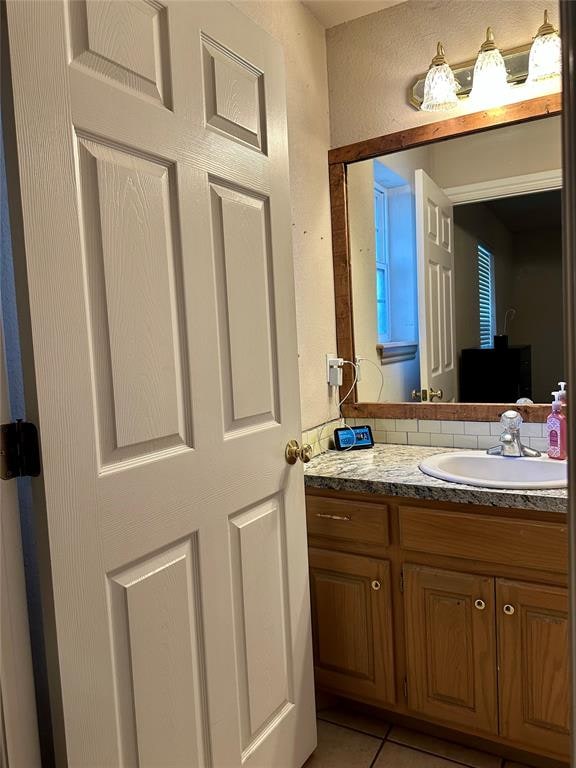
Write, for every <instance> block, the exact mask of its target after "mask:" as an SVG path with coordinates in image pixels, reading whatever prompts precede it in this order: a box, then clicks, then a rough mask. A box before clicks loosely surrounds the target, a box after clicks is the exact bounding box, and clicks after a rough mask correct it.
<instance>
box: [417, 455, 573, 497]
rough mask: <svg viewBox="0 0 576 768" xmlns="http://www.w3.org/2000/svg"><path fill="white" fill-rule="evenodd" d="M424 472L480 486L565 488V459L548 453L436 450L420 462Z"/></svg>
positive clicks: (440, 478)
mask: <svg viewBox="0 0 576 768" xmlns="http://www.w3.org/2000/svg"><path fill="white" fill-rule="evenodd" d="M420 469H421V470H422V472H424V473H425V474H427V475H431V476H432V477H437V478H438V479H439V480H447V481H448V482H450V483H464V484H466V485H477V486H480V487H481V488H506V489H508V488H509V489H513V490H533V489H546V488H566V486H567V484H568V480H567V462H566V461H558V460H556V459H549V458H548V457H547V456H541V457H540V458H534V459H528V458H525V457H521V458H509V457H504V456H488V454H486V453H484V452H482V451H461V452H458V453H456V452H453V453H439V454H436V455H435V456H430V458H428V459H424V461H422V462H420Z"/></svg>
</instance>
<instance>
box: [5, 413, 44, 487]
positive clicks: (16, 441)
mask: <svg viewBox="0 0 576 768" xmlns="http://www.w3.org/2000/svg"><path fill="white" fill-rule="evenodd" d="M39 474H40V446H39V444H38V430H37V429H36V427H35V426H34V424H31V423H30V422H29V421H22V420H21V419H19V420H18V421H13V422H11V423H9V424H0V479H2V480H11V479H12V478H13V477H37V476H38V475H39Z"/></svg>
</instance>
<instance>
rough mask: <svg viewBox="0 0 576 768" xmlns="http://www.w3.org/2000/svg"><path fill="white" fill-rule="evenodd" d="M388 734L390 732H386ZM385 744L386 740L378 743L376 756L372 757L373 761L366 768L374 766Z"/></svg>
mask: <svg viewBox="0 0 576 768" xmlns="http://www.w3.org/2000/svg"><path fill="white" fill-rule="evenodd" d="M388 732H390V731H388ZM385 743H386V740H385V739H382V741H381V742H380V746H379V747H378V750H377V751H376V754H375V755H374V759H373V760H372V762H371V763H370V765H369V766H368V768H374V766H375V765H376V761H377V760H378V758H379V757H380V753H381V752H382V750H383V749H384V744H385Z"/></svg>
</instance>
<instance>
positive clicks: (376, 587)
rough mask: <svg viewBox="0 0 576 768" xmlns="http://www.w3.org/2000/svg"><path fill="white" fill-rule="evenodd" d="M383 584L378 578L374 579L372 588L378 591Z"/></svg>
mask: <svg viewBox="0 0 576 768" xmlns="http://www.w3.org/2000/svg"><path fill="white" fill-rule="evenodd" d="M381 586H382V585H381V584H380V582H379V581H377V580H376V579H374V581H373V582H372V589H373V590H374V591H375V592H378V590H379V589H380V587H381Z"/></svg>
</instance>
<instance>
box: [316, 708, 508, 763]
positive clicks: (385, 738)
mask: <svg viewBox="0 0 576 768" xmlns="http://www.w3.org/2000/svg"><path fill="white" fill-rule="evenodd" d="M329 710H330V707H327V708H326V710H318V711H317V712H316V719H317V720H320V721H321V722H323V723H328V724H329V725H335V726H337V727H338V728H344V729H345V730H347V731H352V732H353V733H360V734H362V735H363V736H369V737H371V738H373V739H379V740H380V741H381V742H382V743H381V744H380V747H379V749H378V752H377V753H376V755H375V756H374V759H373V761H372V762H371V763H370V766H369V768H373V766H374V764H375V762H376V759H377V758H378V756H379V754H380V752H381V751H382V748H383V747H384V744H385V743H386V742H389V743H390V744H396V746H399V747H404V748H405V749H410V750H411V751H412V752H420V754H422V755H429V756H430V757H438V758H440V759H441V760H446V762H449V763H452V764H453V765H459V766H462V768H477V767H476V766H473V765H470V763H463V762H461V761H460V760H454V759H453V758H451V757H446V756H444V755H439V754H438V753H437V752H430V751H428V750H427V749H420V748H419V747H413V746H411V745H410V744H405V743H404V742H402V741H395V740H394V739H391V738H390V734H391V733H392V730H393V725H392V723H387V725H388V730H387V731H386V734H385V735H384V736H382V735H377V734H375V733H370V731H362V730H360V729H359V728H355V727H354V726H352V725H345V724H344V723H335V722H334V721H333V720H326V718H325V717H322V716H321V715H322V713H323V712H324V711H329ZM448 743H451V742H448ZM478 751H480V752H482V750H478ZM483 754H486V755H491V753H490V752H484V753H483ZM492 756H493V757H498V758H499V760H500V766H499V768H505V765H506V760H505V758H504V757H499V756H498V755H492Z"/></svg>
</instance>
